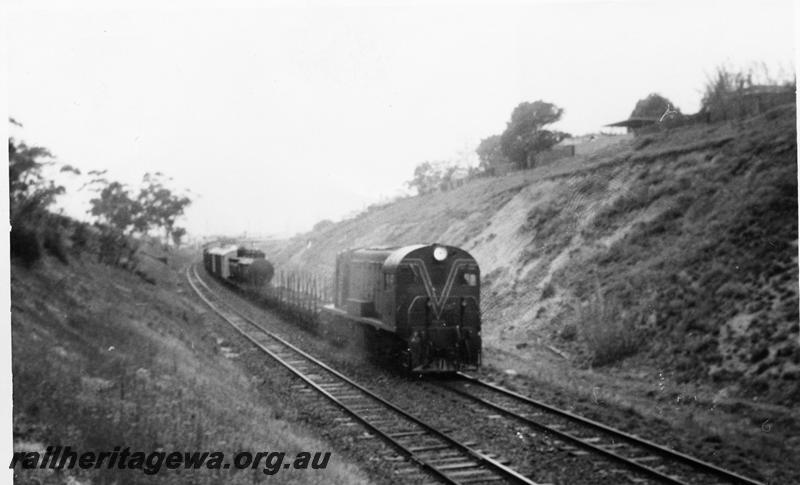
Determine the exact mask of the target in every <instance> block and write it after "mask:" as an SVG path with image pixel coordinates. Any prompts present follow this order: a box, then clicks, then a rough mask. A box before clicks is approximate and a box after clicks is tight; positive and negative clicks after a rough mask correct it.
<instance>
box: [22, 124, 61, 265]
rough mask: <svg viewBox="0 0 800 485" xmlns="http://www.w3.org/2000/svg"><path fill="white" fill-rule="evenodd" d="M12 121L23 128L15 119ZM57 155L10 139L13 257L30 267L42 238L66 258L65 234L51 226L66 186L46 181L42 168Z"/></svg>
mask: <svg viewBox="0 0 800 485" xmlns="http://www.w3.org/2000/svg"><path fill="white" fill-rule="evenodd" d="M9 122H10V123H12V124H15V125H17V126H21V125H20V124H19V123H18V122H16V121H15V120H14V119H13V118H9ZM52 158H53V156H52V155H51V154H50V152H49V151H48V150H47V149H46V148H42V147H37V146H28V145H26V144H25V143H23V142H19V143H17V142H16V141H15V140H14V139H13V138H9V139H8V198H9V220H10V222H11V234H10V243H11V244H10V246H11V247H10V249H11V256H12V257H18V258H20V260H21V261H22V262H23V263H24V264H26V265H28V266H30V265H32V264H33V263H35V262H36V261H37V260H38V259H39V258H40V257H41V249H42V247H41V243H40V241H41V239H42V238H43V237H44V239H45V243H46V245H45V249H48V250H50V251H51V252H54V254H55V253H58V255H59V258H60V259H62V261H66V260H65V259H63V252H62V246H61V244H60V242H59V241H60V237H61V235H60V234H59V232H58V228H57V227H55V226H54V225H53V224H49V223H48V220H49V218H50V216H51V214H50V212H49V211H48V208H49V207H50V205H52V203H53V202H55V198H56V197H57V196H58V195H59V194H62V193H64V187H62V186H60V185H56V184H55V183H53V181H52V180H46V179H45V177H44V176H43V175H42V168H43V167H44V166H45V165H48V164H50V163H52V162H51V161H50V159H52Z"/></svg>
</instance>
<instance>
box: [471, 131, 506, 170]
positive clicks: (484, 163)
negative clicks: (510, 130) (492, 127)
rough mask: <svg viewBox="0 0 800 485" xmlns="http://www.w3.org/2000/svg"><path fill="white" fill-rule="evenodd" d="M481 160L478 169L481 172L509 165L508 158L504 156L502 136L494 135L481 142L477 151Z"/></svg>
mask: <svg viewBox="0 0 800 485" xmlns="http://www.w3.org/2000/svg"><path fill="white" fill-rule="evenodd" d="M475 153H477V154H478V158H479V159H480V161H481V162H480V165H479V166H478V168H479V169H480V171H481V172H489V171H492V169H494V168H495V167H497V166H498V165H503V164H505V163H509V159H508V157H506V156H505V155H503V148H502V146H501V145H500V135H492V136H490V137H487V138H484V139H483V140H481V143H480V145H478V148H476V149H475Z"/></svg>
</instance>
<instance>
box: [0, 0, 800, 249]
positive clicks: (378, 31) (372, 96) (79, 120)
mask: <svg viewBox="0 0 800 485" xmlns="http://www.w3.org/2000/svg"><path fill="white" fill-rule="evenodd" d="M164 5H165V2H149V1H145V2H137V3H129V4H127V6H126V3H117V4H115V6H110V5H107V4H106V3H104V2H82V1H77V2H69V4H68V5H67V4H64V2H37V1H27V2H21V1H12V2H9V4H8V6H7V12H6V13H7V18H6V21H5V25H4V26H3V27H4V29H3V30H4V31H5V34H4V35H5V37H6V39H5V44H6V48H5V56H6V58H7V62H6V79H7V93H8V97H7V106H8V113H9V115H10V116H13V117H14V118H15V119H16V120H17V121H19V122H21V123H22V124H23V125H24V127H23V128H21V129H20V128H18V127H11V128H10V131H11V134H12V135H13V136H14V137H15V138H18V139H23V140H25V141H26V142H28V143H29V144H37V145H42V146H45V147H47V148H49V149H50V150H51V152H53V153H54V154H55V155H56V157H57V158H58V160H59V161H61V162H62V163H68V164H71V165H73V166H76V167H78V168H79V169H81V170H82V171H84V172H86V171H89V170H93V169H95V170H96V169H107V170H108V176H109V177H110V178H112V179H115V180H120V181H122V182H125V183H128V184H130V185H131V186H132V187H135V186H136V185H137V184H138V182H139V181H140V179H141V177H142V175H143V174H144V173H145V172H153V171H161V172H163V173H165V174H167V175H169V176H171V177H172V178H173V182H172V183H173V184H174V187H175V188H176V189H181V190H183V189H186V190H189V191H190V192H191V197H192V198H193V200H194V202H193V204H192V206H191V207H190V208H189V210H188V211H187V213H186V216H185V218H184V219H183V221H181V223H182V224H183V225H184V226H185V227H186V228H187V229H188V230H189V233H190V235H193V236H200V235H208V234H229V235H240V234H242V233H243V232H247V233H248V234H251V235H253V234H262V235H264V234H275V235H287V234H293V233H295V232H298V231H304V230H307V229H309V228H310V227H311V226H312V225H313V224H314V223H316V222H318V221H320V220H322V219H332V220H337V219H340V218H342V217H344V216H346V215H348V214H352V213H354V212H356V211H358V210H361V209H363V208H364V207H366V206H367V205H368V204H371V203H375V202H378V201H381V200H386V199H387V198H389V197H393V196H396V195H398V194H401V193H403V192H404V191H405V190H406V189H405V186H404V182H405V181H407V180H409V179H410V178H411V176H412V173H413V170H414V167H415V166H416V165H418V164H420V163H422V162H424V161H435V160H465V161H467V162H472V163H475V162H476V157H475V155H474V149H475V147H477V145H478V143H479V142H480V140H481V139H483V138H485V137H488V136H490V135H493V134H499V133H501V132H502V131H503V130H504V128H505V125H506V122H507V121H508V119H509V117H510V114H511V111H512V109H513V108H514V107H515V106H516V105H518V104H519V103H520V102H522V101H534V100H538V99H542V100H545V101H549V102H552V103H555V104H556V105H558V106H560V107H562V108H564V110H565V114H564V116H563V119H562V120H561V121H560V122H559V123H558V124H557V125H555V128H558V129H560V130H563V131H567V132H570V133H573V134H583V133H589V132H596V131H599V130H602V129H604V128H603V125H605V124H608V123H611V122H615V121H620V120H622V119H625V118H627V116H628V115H629V114H630V112H631V110H632V109H633V106H634V104H635V103H636V101H637V100H638V99H640V98H643V97H645V96H646V95H647V94H649V93H651V92H658V93H660V94H662V95H664V96H666V97H667V98H669V99H670V100H671V101H672V102H673V103H674V104H675V105H676V106H677V107H679V108H680V109H681V110H682V111H683V112H684V113H691V112H695V111H696V110H697V109H698V107H699V102H700V98H701V92H702V88H703V85H704V83H705V82H706V80H707V79H708V76H709V75H710V74H711V73H712V72H713V70H714V69H715V67H716V66H718V65H720V64H727V65H729V66H733V67H740V66H749V65H752V64H753V63H756V62H758V63H764V64H765V65H766V66H767V67H768V68H769V70H770V72H772V73H773V75H776V76H778V75H783V76H786V75H791V73H793V72H794V69H795V65H794V62H795V55H796V54H795V21H796V12H795V10H794V5H793V3H792V2H791V1H707V0H706V1H702V0H701V1H692V2H681V1H674V0H672V1H660V0H659V1H636V2H632V1H617V2H607V1H597V2H590V1H582V2H575V1H572V2H570V1H566V2H565V1H561V2H557V3H556V2H533V1H531V2H510V3H509V2H506V3H498V2H492V3H490V2H475V1H473V2H445V1H439V2H416V1H415V2H386V1H384V2H377V3H376V2H354V1H348V2H344V1H339V2H327V3H320V2H302V3H287V2H254V1H249V0H243V1H238V2H224V3H223V2H215V1H198V2H166V5H167V6H164ZM0 35H3V34H0ZM0 52H2V49H0ZM0 79H2V78H0ZM63 183H65V184H66V185H67V188H68V193H67V195H66V196H64V197H63V198H62V200H61V201H60V204H61V206H62V207H64V208H65V210H66V211H67V213H69V214H72V215H75V216H78V217H85V215H84V214H85V211H86V208H87V205H86V203H87V200H88V198H89V197H90V196H91V194H89V193H87V192H86V190H83V191H78V187H79V186H80V185H81V184H82V181H81V180H77V179H72V180H66V179H65V180H64V181H63Z"/></svg>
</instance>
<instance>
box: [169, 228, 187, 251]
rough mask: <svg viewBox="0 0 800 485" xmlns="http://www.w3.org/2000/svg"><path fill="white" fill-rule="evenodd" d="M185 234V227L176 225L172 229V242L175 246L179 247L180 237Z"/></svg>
mask: <svg viewBox="0 0 800 485" xmlns="http://www.w3.org/2000/svg"><path fill="white" fill-rule="evenodd" d="M185 235H186V229H184V228H182V227H176V228H174V229H173V230H172V242H173V244H175V247H176V248H179V247H181V239H182V238H183V236H185Z"/></svg>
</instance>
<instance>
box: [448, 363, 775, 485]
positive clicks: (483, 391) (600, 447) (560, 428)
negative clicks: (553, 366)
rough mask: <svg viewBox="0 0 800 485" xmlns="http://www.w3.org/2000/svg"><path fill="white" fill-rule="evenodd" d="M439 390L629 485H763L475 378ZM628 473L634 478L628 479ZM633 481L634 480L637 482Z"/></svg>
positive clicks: (450, 383)
mask: <svg viewBox="0 0 800 485" xmlns="http://www.w3.org/2000/svg"><path fill="white" fill-rule="evenodd" d="M458 377H459V378H458V379H456V380H453V381H450V382H448V383H445V384H442V386H441V387H444V388H445V389H447V390H449V391H451V392H454V393H455V394H457V395H459V396H461V397H463V398H466V399H468V400H470V401H472V402H473V403H476V404H477V405H479V406H481V407H483V408H484V409H485V408H488V409H489V410H490V411H491V412H493V413H497V414H499V415H502V416H505V417H507V418H509V419H512V420H514V421H516V422H519V423H522V424H524V425H527V426H529V427H531V428H534V429H536V430H538V431H543V432H545V433H548V434H549V435H551V436H553V437H554V438H556V439H558V440H560V441H562V442H564V443H566V444H568V445H569V446H570V447H573V448H574V449H575V450H578V449H579V450H581V451H578V453H580V454H594V455H596V456H602V457H604V458H605V459H608V460H610V461H612V462H614V463H616V464H617V465H618V466H620V467H622V468H624V469H626V470H627V471H628V473H627V476H626V478H627V479H628V480H629V481H630V482H633V483H637V482H643V481H645V479H644V477H646V478H647V479H650V480H651V481H655V482H657V483H668V484H672V485H701V484H702V485H712V484H713V485H723V484H726V485H727V484H741V485H763V483H761V482H758V481H755V480H752V479H750V478H747V477H744V476H742V475H740V474H737V473H734V472H731V471H729V470H725V469H723V468H720V467H718V466H716V465H713V464H711V463H708V462H705V461H701V460H699V459H697V458H694V457H691V456H689V455H686V454H683V453H680V452H678V451H675V450H672V449H670V448H666V447H664V446H661V445H658V444H656V443H653V442H651V441H648V440H645V439H642V438H639V437H637V436H634V435H631V434H629V433H625V432H624V431H620V430H618V429H614V428H612V427H609V426H607V425H604V424H602V423H599V422H597V421H593V420H590V419H587V418H584V417H582V416H578V415H576V414H573V413H570V412H568V411H565V410H563V409H559V408H556V407H553V406H550V405H548V404H546V403H543V402H540V401H537V400H534V399H531V398H529V397H526V396H523V395H520V394H517V393H515V392H513V391H510V390H508V389H505V388H502V387H499V386H497V385H494V384H492V383H489V382H485V381H483V380H480V379H478V378H475V377H472V376H469V375H466V374H459V376H458ZM631 472H633V473H635V475H631ZM637 476H638V477H639V478H637Z"/></svg>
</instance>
